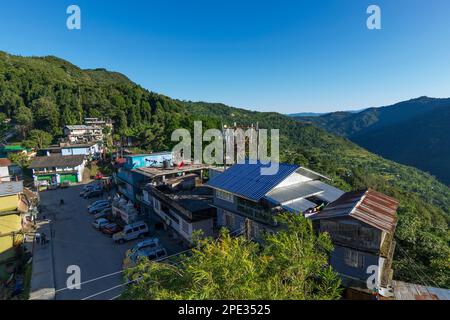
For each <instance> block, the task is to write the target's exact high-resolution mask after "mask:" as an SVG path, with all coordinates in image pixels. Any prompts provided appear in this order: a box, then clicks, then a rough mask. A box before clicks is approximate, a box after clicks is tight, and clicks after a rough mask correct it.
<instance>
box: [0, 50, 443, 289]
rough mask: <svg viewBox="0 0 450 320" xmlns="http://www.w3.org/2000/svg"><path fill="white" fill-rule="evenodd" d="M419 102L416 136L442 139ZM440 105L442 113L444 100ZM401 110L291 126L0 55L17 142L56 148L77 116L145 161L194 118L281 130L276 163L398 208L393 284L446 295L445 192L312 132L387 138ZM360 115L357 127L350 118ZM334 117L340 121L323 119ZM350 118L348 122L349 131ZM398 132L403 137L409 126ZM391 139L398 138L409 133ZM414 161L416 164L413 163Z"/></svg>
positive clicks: (2, 95)
mask: <svg viewBox="0 0 450 320" xmlns="http://www.w3.org/2000/svg"><path fill="white" fill-rule="evenodd" d="M423 100H424V101H423V102H422V103H419V102H415V103H410V104H411V105H422V104H423V105H424V106H422V108H419V109H421V110H422V109H423V110H427V111H424V112H422V114H424V115H426V117H425V116H423V117H422V118H420V116H417V117H418V120H417V121H421V120H423V122H425V124H426V122H427V121H426V119H428V121H429V124H428V126H425V124H422V126H423V128H421V130H423V132H422V131H419V132H417V135H418V138H424V139H426V136H425V135H424V132H426V131H430V130H431V131H432V136H433V137H441V138H442V139H443V138H445V135H447V132H445V131H443V130H444V129H445V126H444V125H445V124H448V123H449V121H448V119H449V118H448V117H447V118H445V117H444V112H442V111H440V110H442V109H440V108H438V107H436V108H435V110H436V113H433V112H432V110H433V109H434V108H432V107H430V106H429V105H438V104H439V103H438V101H434V100H433V101H430V102H426V101H428V100H427V99H423ZM440 104H442V106H445V105H446V102H445V103H444V102H442V103H440ZM388 109H389V108H388ZM405 109H406V110H403V111H401V112H394V113H393V114H392V115H391V116H389V117H388V116H387V115H390V111H389V110H387V111H386V112H385V111H384V109H375V110H371V111H370V110H369V111H364V112H361V113H358V114H353V113H351V112H343V113H339V114H337V115H335V114H331V115H323V116H319V117H309V118H308V117H307V118H306V119H310V120H307V121H304V119H305V118H300V120H301V121H297V120H295V119H294V118H292V117H288V116H285V115H282V114H279V113H275V112H264V113H263V112H256V111H248V110H245V109H238V108H233V107H230V106H227V105H224V104H220V103H207V102H191V101H180V100H175V99H171V98H170V97H167V96H163V95H160V94H157V93H154V92H150V91H148V90H146V89H144V88H142V87H141V86H139V85H138V84H136V83H134V82H132V81H130V80H129V79H128V78H127V77H126V76H124V75H122V74H120V73H117V72H109V71H107V70H105V69H93V70H82V69H80V68H79V67H77V66H75V65H73V64H71V63H70V62H68V61H65V60H62V59H60V58H57V57H19V56H13V55H9V54H7V53H5V52H1V51H0V115H1V114H3V115H1V116H3V117H4V118H11V123H12V124H14V125H17V126H19V127H20V128H21V129H22V130H23V135H24V138H28V137H29V136H30V134H29V132H30V131H31V130H41V131H45V132H47V133H48V134H50V135H51V137H52V139H53V142H57V141H58V139H59V138H60V137H61V136H62V130H61V128H63V127H64V126H65V125H70V124H79V123H82V122H83V119H84V118H85V117H106V118H111V119H112V120H113V121H114V131H113V136H114V137H115V139H120V137H121V136H122V137H128V138H132V139H133V141H134V142H137V144H138V145H139V148H138V149H133V152H142V153H146V152H152V151H165V150H171V149H172V147H173V145H174V144H176V143H177V142H174V141H171V139H170V138H171V135H172V132H173V131H174V130H175V129H178V128H185V129H188V130H190V132H193V122H194V121H196V120H200V121H202V124H203V128H204V130H206V129H209V128H220V127H221V126H222V125H223V124H233V123H235V122H236V123H238V124H240V125H244V126H245V125H250V124H256V123H258V124H259V126H260V128H264V129H279V130H280V160H281V161H283V162H288V163H295V164H298V165H301V166H304V167H307V168H310V169H312V170H315V171H318V172H320V173H322V174H324V175H326V176H328V177H330V178H331V179H332V180H331V181H330V183H331V184H333V185H334V186H336V187H338V188H341V189H343V190H345V191H351V190H353V191H355V190H361V189H365V188H367V187H371V188H374V189H376V190H377V191H380V192H383V193H385V194H387V195H389V196H392V197H394V198H396V199H398V200H399V201H400V208H399V210H398V216H399V223H398V225H397V231H396V241H397V244H398V245H397V248H404V249H403V250H404V252H405V253H406V254H405V253H403V252H400V251H398V250H396V254H395V256H394V270H395V274H394V277H395V279H398V280H403V281H408V282H417V283H423V284H425V283H424V282H425V280H424V279H422V277H421V276H420V275H419V276H418V272H417V270H419V271H420V273H421V274H422V273H423V274H425V273H426V274H427V278H430V279H432V280H433V283H437V284H436V286H440V287H444V288H450V275H449V274H448V272H443V270H447V269H448V261H449V259H450V249H449V247H448V226H449V224H450V188H448V186H445V185H444V184H442V183H440V182H439V181H437V180H436V179H435V178H434V177H432V176H430V175H429V174H427V173H424V172H422V171H420V170H418V169H416V168H414V167H410V166H404V165H401V164H398V163H396V162H393V161H390V160H386V159H384V158H382V157H380V156H378V155H375V154H373V153H371V152H369V151H367V150H365V149H364V148H361V147H360V146H358V145H356V144H355V143H353V142H351V141H349V140H348V139H344V138H342V137H338V136H336V135H333V134H330V133H328V132H326V131H325V130H323V129H322V128H320V127H319V126H317V125H313V124H311V122H312V121H317V123H319V124H320V125H323V126H325V127H332V128H333V129H334V130H336V131H339V132H340V134H341V135H345V132H346V130H339V128H340V127H339V125H340V124H341V121H342V122H345V123H348V125H347V126H346V128H347V127H348V128H349V130H348V131H351V132H352V134H356V133H364V132H365V131H366V130H368V128H365V126H364V125H362V124H361V122H362V123H364V124H366V126H367V127H373V128H376V127H377V126H378V125H380V124H383V123H385V124H386V126H384V127H383V128H386V130H387V128H392V127H393V128H394V129H395V128H396V127H395V126H393V125H392V124H390V125H389V123H392V122H393V120H392V119H391V120H390V121H388V120H386V119H385V118H394V120H398V119H397V118H399V117H400V116H402V117H403V118H404V115H405V114H406V115H411V113H413V112H407V110H409V109H411V110H412V109H414V108H412V107H408V106H405ZM388 111H389V112H388ZM394 111H396V108H394ZM385 113H386V115H385ZM416 113H417V114H419V112H416ZM447 114H448V113H447ZM361 115H363V119H364V121H362V120H357V119H359V118H360V117H361ZM335 117H337V118H338V119H339V121H337V120H336V121H331V119H333V118H335ZM352 117H356V118H355V120H354V122H355V123H354V124H353V121H352V120H351V119H353V118H352ZM413 118H414V117H412V118H411V119H410V120H411V121H412V120H413ZM311 119H312V120H311ZM446 121H447V122H446ZM327 122H329V125H327V124H326V123H327ZM377 123H378V124H377ZM402 123H403V122H400V123H399V124H397V126H400V125H402ZM407 123H412V124H411V126H412V128H414V127H418V126H419V124H417V123H414V122H410V121H408V122H407ZM431 124H432V125H431ZM332 125H333V126H332ZM440 126H443V127H440ZM447 127H448V125H447ZM350 129H351V130H350ZM402 130H403V131H405V132H409V131H411V129H410V128H408V127H406V128H404V129H402ZM447 131H448V130H447ZM374 132H378V131H374ZM383 132H387V133H386V134H387V135H388V138H384V140H381V141H385V140H387V141H389V143H392V141H394V140H393V138H392V137H391V136H390V135H392V133H390V132H389V131H381V133H383ZM439 132H440V133H439ZM442 132H443V133H442ZM430 134H431V133H430ZM372 136H373V137H376V135H372ZM396 136H398V138H399V139H400V138H402V139H403V140H405V139H406V138H407V137H408V136H410V134H409V133H407V134H405V137H403V136H402V135H400V134H396ZM418 138H417V139H418ZM415 139H416V138H415ZM439 143H440V144H444V142H439ZM428 144H429V143H426V144H425V143H424V145H428ZM205 145H206V144H204V146H205ZM396 145H397V144H395V146H396ZM432 145H433V146H434V144H432ZM447 146H448V144H447ZM421 156H423V155H421ZM421 156H417V157H416V158H418V159H421ZM426 156H428V155H426ZM444 159H448V158H444ZM447 163H448V162H447ZM25 170H26V168H25ZM411 257H413V258H411ZM411 259H414V265H415V269H411ZM416 269H417V270H416Z"/></svg>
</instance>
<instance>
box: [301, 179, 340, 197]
mask: <svg viewBox="0 0 450 320" xmlns="http://www.w3.org/2000/svg"><path fill="white" fill-rule="evenodd" d="M309 183H310V184H311V185H313V186H314V187H316V188H319V189H322V190H323V192H322V193H321V194H319V195H318V197H319V198H321V199H323V200H325V201H327V202H333V201H336V200H337V199H339V198H340V197H341V196H342V195H343V194H344V193H345V192H344V191H342V190H340V189H338V188H335V187H333V186H330V185H329V184H326V183H324V182H322V181H319V180H314V181H310V182H309Z"/></svg>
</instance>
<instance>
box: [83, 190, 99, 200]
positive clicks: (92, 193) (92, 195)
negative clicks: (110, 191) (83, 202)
mask: <svg viewBox="0 0 450 320" xmlns="http://www.w3.org/2000/svg"><path fill="white" fill-rule="evenodd" d="M103 193H104V191H103V190H92V191H90V192H88V193H85V194H84V198H85V199H91V198H98V197H102V196H103Z"/></svg>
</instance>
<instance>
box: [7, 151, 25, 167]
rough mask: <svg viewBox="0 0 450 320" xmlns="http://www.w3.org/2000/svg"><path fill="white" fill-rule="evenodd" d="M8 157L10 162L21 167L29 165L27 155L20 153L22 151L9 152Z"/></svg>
mask: <svg viewBox="0 0 450 320" xmlns="http://www.w3.org/2000/svg"><path fill="white" fill-rule="evenodd" d="M8 159H9V160H10V161H11V162H12V163H14V164H16V165H18V166H19V167H21V168H22V169H25V168H28V166H29V165H30V159H29V157H28V156H27V155H26V154H25V153H22V152H18V153H10V154H9V155H8Z"/></svg>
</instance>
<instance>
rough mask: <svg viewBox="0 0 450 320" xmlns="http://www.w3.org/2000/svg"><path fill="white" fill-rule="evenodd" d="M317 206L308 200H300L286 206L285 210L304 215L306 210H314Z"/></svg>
mask: <svg viewBox="0 0 450 320" xmlns="http://www.w3.org/2000/svg"><path fill="white" fill-rule="evenodd" d="M316 206H317V205H316V204H315V203H313V202H311V201H308V200H306V199H300V200H297V201H293V202H291V203H289V204H286V205H284V206H283V208H284V209H286V210H288V211H290V212H294V213H303V212H305V211H306V210H308V209H310V208H314V207H316Z"/></svg>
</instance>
